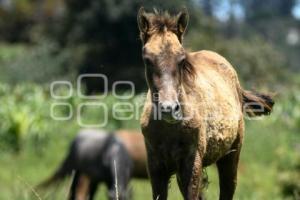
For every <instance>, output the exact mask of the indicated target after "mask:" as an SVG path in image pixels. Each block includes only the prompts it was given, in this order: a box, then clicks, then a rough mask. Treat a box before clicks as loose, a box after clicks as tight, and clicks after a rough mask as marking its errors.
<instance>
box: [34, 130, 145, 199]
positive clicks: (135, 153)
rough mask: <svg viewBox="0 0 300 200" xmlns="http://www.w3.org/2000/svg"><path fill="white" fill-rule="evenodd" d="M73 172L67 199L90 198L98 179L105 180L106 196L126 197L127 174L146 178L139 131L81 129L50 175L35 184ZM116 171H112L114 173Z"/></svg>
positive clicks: (44, 183) (51, 182) (47, 181)
mask: <svg viewBox="0 0 300 200" xmlns="http://www.w3.org/2000/svg"><path fill="white" fill-rule="evenodd" d="M72 171H74V172H75V174H74V178H73V182H72V185H71V189H70V195H69V199H70V200H87V199H90V200H92V199H93V197H94V194H95V192H96V190H97V186H98V184H99V183H105V184H106V186H107V188H108V197H109V199H116V196H117V194H116V188H115V186H116V181H117V185H118V199H119V200H122V199H128V198H127V197H128V183H129V180H130V178H131V177H132V176H133V177H136V178H147V177H148V176H147V171H146V150H145V145H144V138H143V136H142V134H138V133H135V131H125V130H122V131H117V132H115V133H113V134H112V133H109V132H107V131H102V130H96V129H83V130H81V131H80V132H79V134H78V135H77V136H76V137H75V139H74V140H73V142H72V143H71V145H70V148H69V152H68V155H67V156H66V158H65V159H64V161H63V163H62V164H61V166H60V167H59V169H58V170H57V171H56V172H55V173H54V175H53V176H52V177H50V178H49V179H48V180H46V181H45V182H43V183H42V184H41V185H40V186H39V187H47V186H49V185H51V184H53V183H56V182H58V181H60V180H62V179H63V178H64V177H66V176H68V175H71V174H72ZM115 172H116V174H115Z"/></svg>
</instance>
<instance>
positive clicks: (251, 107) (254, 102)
mask: <svg viewBox="0 0 300 200" xmlns="http://www.w3.org/2000/svg"><path fill="white" fill-rule="evenodd" d="M241 94H242V102H243V112H245V113H246V114H247V115H248V116H249V117H255V116H261V115H269V114H270V113H271V111H272V109H273V105H274V104H275V102H274V100H273V96H272V95H269V94H263V93H257V92H252V91H247V90H242V89H241Z"/></svg>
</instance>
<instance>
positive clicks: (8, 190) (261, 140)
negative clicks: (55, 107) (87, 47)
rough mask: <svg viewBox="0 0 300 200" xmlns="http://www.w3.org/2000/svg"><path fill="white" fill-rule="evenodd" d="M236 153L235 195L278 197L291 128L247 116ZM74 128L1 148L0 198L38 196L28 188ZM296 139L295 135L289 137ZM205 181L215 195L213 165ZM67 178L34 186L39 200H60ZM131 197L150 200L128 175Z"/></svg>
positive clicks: (48, 168) (57, 157) (176, 195)
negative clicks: (16, 149) (11, 149)
mask: <svg viewBox="0 0 300 200" xmlns="http://www.w3.org/2000/svg"><path fill="white" fill-rule="evenodd" d="M246 127H247V128H246V134H245V139H244V145H243V149H242V154H241V162H240V168H239V180H238V187H237V192H236V195H235V199H241V200H242V199H245V200H246V199H247V200H248V199H249V200H252V199H253V200H256V199H264V200H268V199H270V200H276V199H278V200H279V199H283V198H282V197H281V194H280V184H279V182H278V177H279V175H280V173H281V171H280V169H281V167H282V165H285V164H286V163H287V161H286V160H288V158H289V157H290V158H292V157H293V154H294V151H295V150H294V149H293V148H294V144H296V143H297V141H298V142H299V139H300V137H299V135H297V134H296V132H293V131H288V130H286V128H285V127H284V126H282V125H281V124H277V125H276V124H270V123H268V119H267V118H265V119H264V120H263V121H249V122H248V123H247V125H246ZM76 128H77V127H71V128H67V129H68V130H70V131H71V130H72V134H71V133H59V132H57V133H53V135H51V141H49V143H48V144H47V148H45V149H44V150H43V152H40V153H37V152H36V151H34V150H33V149H32V148H24V150H23V151H22V152H21V153H20V154H19V155H16V154H13V153H5V152H2V153H1V161H0V188H1V192H0V199H1V200H7V199H10V200H26V199H28V200H33V199H38V198H37V197H36V196H35V195H34V194H33V192H32V190H31V187H33V186H34V185H36V184H37V183H39V182H40V181H42V180H44V179H45V178H46V177H48V176H49V175H50V174H51V173H52V172H53V171H54V169H55V168H56V167H57V166H58V164H59V163H60V161H61V160H62V159H63V157H64V155H65V153H66V150H67V147H68V143H69V141H70V140H71V139H72V137H73V135H74V133H75V132H76V131H75V130H76ZM295 139H298V140H295ZM207 172H208V176H209V182H210V184H209V186H208V189H206V190H205V193H206V196H207V197H208V199H217V196H218V177H217V173H216V169H215V167H214V166H212V167H209V168H208V170H207ZM69 184H70V180H66V181H65V182H64V183H63V184H61V185H59V186H57V187H56V188H52V189H49V190H47V191H43V192H42V191H38V192H39V195H40V196H41V197H42V199H57V200H60V199H65V196H66V195H67V193H68V187H69ZM131 187H132V189H133V193H134V195H133V199H136V200H139V199H144V200H148V199H149V200H150V199H151V187H150V184H149V182H148V181H143V180H133V181H132V182H131ZM105 194H106V192H105V188H104V187H101V188H100V190H99V192H98V194H97V199H106V198H105V196H106V195H105ZM169 196H170V198H169V199H172V200H173V199H174V200H177V199H182V198H181V195H180V192H179V191H178V188H177V185H176V180H175V178H173V179H172V181H171V186H170V191H169Z"/></svg>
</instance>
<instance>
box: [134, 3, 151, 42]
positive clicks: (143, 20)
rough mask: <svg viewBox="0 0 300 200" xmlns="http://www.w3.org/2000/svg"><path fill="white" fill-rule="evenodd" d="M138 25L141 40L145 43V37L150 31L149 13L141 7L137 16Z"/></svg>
mask: <svg viewBox="0 0 300 200" xmlns="http://www.w3.org/2000/svg"><path fill="white" fill-rule="evenodd" d="M137 23H138V26H139V30H140V33H141V39H142V40H143V41H145V36H146V35H147V31H148V29H149V19H148V17H147V13H146V11H145V9H144V7H141V8H140V9H139V12H138V15H137Z"/></svg>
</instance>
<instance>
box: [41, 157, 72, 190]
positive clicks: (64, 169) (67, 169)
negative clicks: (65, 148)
mask: <svg viewBox="0 0 300 200" xmlns="http://www.w3.org/2000/svg"><path fill="white" fill-rule="evenodd" d="M71 162H72V159H71V156H70V154H69V155H68V156H67V157H66V158H65V160H64V161H63V163H62V164H61V165H60V167H59V168H58V169H57V170H56V171H55V172H54V174H53V175H52V176H51V177H50V178H48V179H46V180H45V181H43V182H42V183H40V184H39V185H38V186H37V188H46V187H49V186H50V185H53V184H54V183H57V182H59V181H61V180H63V179H64V178H65V177H66V176H69V175H70V174H71V173H72V163H71Z"/></svg>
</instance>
